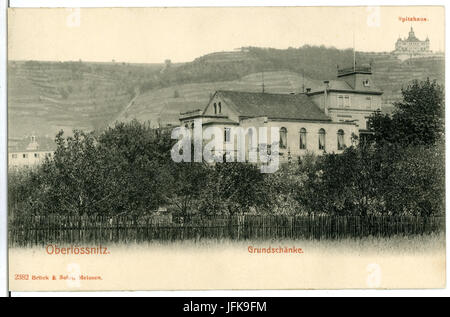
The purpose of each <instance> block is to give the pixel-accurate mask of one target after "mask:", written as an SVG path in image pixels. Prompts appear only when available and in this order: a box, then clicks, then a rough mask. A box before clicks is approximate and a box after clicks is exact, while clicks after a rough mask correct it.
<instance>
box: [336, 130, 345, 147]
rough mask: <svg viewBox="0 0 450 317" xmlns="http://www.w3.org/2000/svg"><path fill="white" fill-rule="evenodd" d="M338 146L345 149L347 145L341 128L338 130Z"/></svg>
mask: <svg viewBox="0 0 450 317" xmlns="http://www.w3.org/2000/svg"><path fill="white" fill-rule="evenodd" d="M337 146H338V150H343V149H344V147H345V143H344V131H343V130H339V131H338V132H337Z"/></svg>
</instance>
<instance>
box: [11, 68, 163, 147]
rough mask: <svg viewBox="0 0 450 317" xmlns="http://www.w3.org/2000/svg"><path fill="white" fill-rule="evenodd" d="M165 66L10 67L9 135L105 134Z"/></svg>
mask: <svg viewBox="0 0 450 317" xmlns="http://www.w3.org/2000/svg"><path fill="white" fill-rule="evenodd" d="M161 67H162V66H161V65H159V66H157V65H149V66H141V65H139V66H134V65H129V64H114V63H85V62H65V63H58V62H32V61H28V62H9V63H8V133H9V138H17V137H18V138H21V137H24V136H26V135H30V134H31V133H35V134H37V135H41V136H45V135H48V136H54V135H55V133H56V132H57V131H59V130H60V129H63V130H65V131H69V132H70V131H71V130H72V129H73V128H79V129H87V130H92V129H101V128H103V127H105V126H106V125H107V124H108V123H109V122H110V121H111V120H112V119H113V118H114V117H115V116H116V115H117V113H119V112H120V111H121V109H122V108H123V107H124V105H125V104H126V103H127V102H128V101H130V100H131V98H132V97H133V96H134V94H135V87H136V86H138V82H141V81H142V80H144V78H146V77H148V76H149V74H152V73H155V72H157V71H159V70H160V69H161Z"/></svg>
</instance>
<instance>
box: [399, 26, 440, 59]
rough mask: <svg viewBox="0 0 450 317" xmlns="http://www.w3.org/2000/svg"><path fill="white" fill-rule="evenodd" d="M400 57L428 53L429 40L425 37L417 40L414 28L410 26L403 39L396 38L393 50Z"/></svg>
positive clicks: (404, 57) (429, 52)
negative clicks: (406, 35) (422, 39)
mask: <svg viewBox="0 0 450 317" xmlns="http://www.w3.org/2000/svg"><path fill="white" fill-rule="evenodd" d="M393 53H394V54H395V55H397V56H398V57H399V58H400V59H408V58H412V57H416V56H422V55H430V54H432V52H431V51H430V40H429V39H428V36H427V38H426V39H425V41H421V40H419V39H418V38H417V37H416V35H415V34H414V30H413V28H412V27H411V30H410V31H409V34H408V37H407V38H405V39H403V40H402V39H401V38H400V37H399V38H398V40H397V42H396V43H395V51H394V52H393Z"/></svg>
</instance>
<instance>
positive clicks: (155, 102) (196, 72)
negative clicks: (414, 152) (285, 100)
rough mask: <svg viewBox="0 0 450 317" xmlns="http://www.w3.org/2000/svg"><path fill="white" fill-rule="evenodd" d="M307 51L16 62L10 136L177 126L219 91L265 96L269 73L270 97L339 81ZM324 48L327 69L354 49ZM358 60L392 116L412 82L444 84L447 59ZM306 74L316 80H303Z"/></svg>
mask: <svg viewBox="0 0 450 317" xmlns="http://www.w3.org/2000/svg"><path fill="white" fill-rule="evenodd" d="M307 50H308V49H304V50H303V51H302V49H298V51H295V50H294V51H292V50H284V51H283V50H273V51H272V50H269V53H267V54H253V55H251V52H250V53H249V52H247V51H242V52H238V53H233V54H224V53H221V54H209V55H205V56H203V57H201V58H198V59H196V60H194V61H193V62H190V63H183V64H177V65H171V66H170V69H169V71H166V67H167V65H163V64H125V63H86V62H82V63H81V62H65V63H61V62H31V61H29V62H9V64H8V72H9V77H8V103H9V104H8V116H9V118H8V123H9V126H8V131H9V138H10V139H14V138H23V137H24V136H26V135H30V134H31V133H35V134H37V135H40V136H46V135H48V136H49V137H53V136H54V135H55V134H56V133H57V132H58V131H59V130H60V129H63V130H64V131H66V132H70V131H71V130H72V129H74V128H78V129H86V130H92V129H102V128H104V127H106V126H108V125H111V124H112V123H114V122H115V121H129V120H132V119H138V120H140V121H150V122H151V124H152V125H154V126H157V125H160V124H161V125H167V124H178V116H179V113H180V112H184V111H189V110H194V109H199V108H200V109H201V108H203V107H204V106H205V105H206V103H207V102H208V100H209V98H210V96H211V95H212V94H213V93H214V91H215V90H218V89H230V90H241V91H261V90H262V78H263V73H262V71H263V70H264V86H265V91H266V92H273V93H291V92H301V91H302V90H303V87H305V88H306V87H311V88H314V87H317V86H318V85H322V82H323V80H325V79H333V77H334V75H333V74H335V72H336V69H335V68H333V67H331V66H327V67H325V70H326V71H324V70H323V69H322V68H324V67H322V68H321V69H322V72H318V73H315V72H313V71H312V70H313V69H314V65H310V64H311V63H310V60H309V59H311V58H313V57H310V56H309V55H307V54H306V53H305V52H308V51H307ZM311 50H312V49H311ZM316 50H317V48H314V52H315V53H314V52H313V53H314V54H313V55H314V56H316V55H317V52H316ZM321 50H322V51H321V52H322V53H323V54H322V55H321V56H322V58H323V59H326V60H324V63H323V65H332V61H330V60H328V57H327V55H326V54H327V53H329V54H334V55H330V56H338V57H339V56H341V55H342V56H344V57H345V58H344V57H342V58H341V59H342V60H346V58H347V57H348V56H347V55H348V52H347V51H342V52H339V51H337V50H335V49H334V50H332V49H326V48H323V49H321ZM262 52H265V51H262ZM286 52H288V53H289V54H290V55H288V57H286V55H283V54H286ZM302 52H303V53H302ZM301 54H303V55H301ZM311 54H312V53H311ZM311 54H310V55H311ZM336 54H337V55H336ZM339 54H341V55H339ZM316 57H317V56H316ZM289 58H291V59H289ZM314 58H315V57H314ZM357 60H358V62H359V63H372V71H373V76H374V81H375V84H376V85H377V86H378V87H379V88H381V89H382V90H383V91H384V94H383V106H382V107H383V110H384V111H386V112H390V111H392V102H394V101H396V100H399V99H400V98H401V88H402V87H403V86H406V85H407V84H408V83H409V82H410V81H411V80H414V79H419V80H423V79H426V78H427V77H429V78H430V79H436V80H437V81H438V82H439V83H441V84H443V83H444V60H443V58H439V57H429V58H420V59H419V58H417V59H412V60H407V61H403V62H402V61H400V60H398V59H397V58H395V57H394V56H391V55H390V54H380V53H361V52H358V53H357ZM323 65H322V66H323ZM330 67H331V68H332V69H329V68H330ZM226 70H227V71H226ZM231 70H232V71H231ZM268 70H270V71H268ZM302 70H305V73H306V74H309V76H305V77H304V76H303V75H302ZM222 71H223V73H222ZM230 71H231V73H230ZM318 71H319V70H318ZM235 72H236V73H235ZM177 74H179V75H177ZM322 77H327V78H322ZM136 95H137V96H136Z"/></svg>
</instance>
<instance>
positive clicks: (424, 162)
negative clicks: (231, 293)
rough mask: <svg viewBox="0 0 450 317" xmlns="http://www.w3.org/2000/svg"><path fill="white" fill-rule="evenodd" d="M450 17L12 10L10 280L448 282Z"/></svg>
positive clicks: (101, 285) (162, 286)
mask: <svg viewBox="0 0 450 317" xmlns="http://www.w3.org/2000/svg"><path fill="white" fill-rule="evenodd" d="M444 25H445V18H444V7H441V6H403V7H383V6H381V7H363V6H361V7H220V8H219V7H210V8H11V9H9V10H8V66H7V76H8V80H7V89H8V90H7V92H8V258H9V269H8V270H9V289H10V290H11V291H86V290H88V291H109V290H229V289H232V290H240V289H246V290H260V289H286V290H289V289H349V288H353V289H399V288H402V289H428V288H444V287H445V281H446V270H445V267H446V254H445V161H444V156H445V142H444V139H445V133H444V131H445V129H444V121H445V120H444V109H445V106H444V101H445V99H444V84H445V83H444V81H445V71H444V64H445V60H444V59H445V54H444V50H445V42H444V33H445V28H444Z"/></svg>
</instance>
